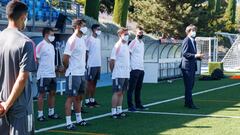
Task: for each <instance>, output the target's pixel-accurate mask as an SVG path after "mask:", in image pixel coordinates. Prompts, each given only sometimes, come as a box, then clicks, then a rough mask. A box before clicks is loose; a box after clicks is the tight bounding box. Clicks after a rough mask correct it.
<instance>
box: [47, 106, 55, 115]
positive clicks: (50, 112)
mask: <svg viewBox="0 0 240 135" xmlns="http://www.w3.org/2000/svg"><path fill="white" fill-rule="evenodd" d="M53 114H54V108H48V115H49V116H51V115H53Z"/></svg>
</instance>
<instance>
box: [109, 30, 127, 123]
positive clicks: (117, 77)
mask: <svg viewBox="0 0 240 135" xmlns="http://www.w3.org/2000/svg"><path fill="white" fill-rule="evenodd" d="M118 36H119V41H118V42H117V43H116V44H115V45H114V47H113V49H112V53H111V58H110V59H111V60H110V69H111V71H112V80H113V85H112V90H113V96H112V118H113V119H116V118H121V117H125V116H126V114H125V113H123V112H122V102H123V94H124V92H125V91H127V89H128V80H129V77H130V52H129V48H128V39H129V33H128V29H126V28H121V29H120V30H119V31H118Z"/></svg>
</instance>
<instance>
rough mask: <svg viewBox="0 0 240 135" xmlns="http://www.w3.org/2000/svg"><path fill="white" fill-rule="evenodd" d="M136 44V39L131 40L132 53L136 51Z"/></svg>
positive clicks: (130, 48)
mask: <svg viewBox="0 0 240 135" xmlns="http://www.w3.org/2000/svg"><path fill="white" fill-rule="evenodd" d="M135 44H136V41H135V40H133V41H131V43H130V44H129V51H130V53H132V52H133V51H134V49H135V47H136V45H135Z"/></svg>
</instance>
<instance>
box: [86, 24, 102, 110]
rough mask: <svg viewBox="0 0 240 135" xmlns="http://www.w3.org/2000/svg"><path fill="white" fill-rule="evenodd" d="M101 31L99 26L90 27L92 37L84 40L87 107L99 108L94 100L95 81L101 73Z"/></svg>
mask: <svg viewBox="0 0 240 135" xmlns="http://www.w3.org/2000/svg"><path fill="white" fill-rule="evenodd" d="M100 34H101V29H100V25H99V24H93V25H92V35H91V36H90V37H89V38H88V39H87V40H86V45H87V81H88V82H87V92H86V99H85V105H86V106H87V107H90V108H93V107H99V106H100V105H99V104H98V103H97V101H96V100H95V98H94V96H95V93H96V85H97V81H98V80H99V79H100V73H101V40H100V38H99V36H100Z"/></svg>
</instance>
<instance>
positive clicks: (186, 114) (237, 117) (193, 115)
mask: <svg viewBox="0 0 240 135" xmlns="http://www.w3.org/2000/svg"><path fill="white" fill-rule="evenodd" d="M133 113H141V114H156V115H174V116H192V117H213V118H233V119H240V116H224V115H214V114H213V115H212V114H191V113H169V112H145V111H136V112H133Z"/></svg>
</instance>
